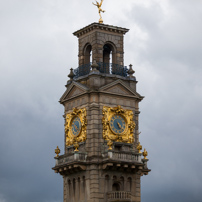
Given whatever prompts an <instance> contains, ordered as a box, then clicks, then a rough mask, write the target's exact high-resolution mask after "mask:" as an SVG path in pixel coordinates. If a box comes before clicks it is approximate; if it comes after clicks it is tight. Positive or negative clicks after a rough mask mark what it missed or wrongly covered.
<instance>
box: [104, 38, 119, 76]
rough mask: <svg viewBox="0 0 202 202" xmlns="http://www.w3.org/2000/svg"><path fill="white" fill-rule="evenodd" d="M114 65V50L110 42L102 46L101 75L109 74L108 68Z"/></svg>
mask: <svg viewBox="0 0 202 202" xmlns="http://www.w3.org/2000/svg"><path fill="white" fill-rule="evenodd" d="M114 64H116V49H115V46H114V45H113V44H112V43H111V42H107V43H106V44H105V45H104V46H103V73H108V74H109V73H111V71H110V67H112V68H113V65H114Z"/></svg>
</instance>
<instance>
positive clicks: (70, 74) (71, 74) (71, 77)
mask: <svg viewBox="0 0 202 202" xmlns="http://www.w3.org/2000/svg"><path fill="white" fill-rule="evenodd" d="M74 76H75V74H74V72H73V68H71V69H70V73H69V75H68V77H69V78H70V81H72V80H73V78H74Z"/></svg>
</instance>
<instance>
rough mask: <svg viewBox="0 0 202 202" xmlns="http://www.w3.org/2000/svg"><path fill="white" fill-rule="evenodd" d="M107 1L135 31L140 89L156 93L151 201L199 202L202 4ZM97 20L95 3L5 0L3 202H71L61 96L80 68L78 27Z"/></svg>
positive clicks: (149, 98)
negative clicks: (66, 190)
mask: <svg viewBox="0 0 202 202" xmlns="http://www.w3.org/2000/svg"><path fill="white" fill-rule="evenodd" d="M103 6H105V10H107V12H106V13H105V16H104V20H105V21H104V22H105V23H106V24H113V25H116V26H122V27H126V28H130V32H129V33H127V35H126V36H125V64H126V65H128V64H129V63H132V64H134V69H135V71H136V73H135V74H136V76H137V79H138V81H139V83H138V92H139V93H140V94H142V95H144V96H146V97H145V99H144V100H143V102H142V103H141V104H140V110H141V115H140V131H142V133H141V135H140V140H141V143H142V144H143V146H144V147H146V148H147V149H148V152H149V159H150V161H149V167H150V168H151V169H152V172H151V173H150V174H149V176H146V177H143V180H142V201H143V202H147V201H150V202H158V201H159V202H160V201H165V202H167V201H168V202H169V201H174V202H181V201H183V202H186V201H187V202H189V201H193V202H199V201H201V200H202V195H201V192H200V188H201V187H202V175H201V174H200V168H201V166H202V165H201V159H202V151H201V142H202V137H201V131H202V127H201V113H202V108H201V103H202V94H201V92H202V80H201V75H202V69H201V63H202V61H201V55H202V47H201V46H202V45H201V36H202V29H201V25H200V24H201V22H200V19H202V12H201V9H202V2H201V1H200V0H194V1H188V0H186V1H171V0H170V1H166V0H163V1H162V0H161V1H160V0H159V1H158V0H152V1H151V0H145V1H142V0H137V1H134V0H128V1H127V4H124V5H123V1H121V0H119V1H116V4H114V1H106V2H105V4H103ZM112 8H113V9H112ZM89 13H90V14H89ZM81 16H82V17H81ZM83 16H85V17H83ZM97 19H98V14H97V10H96V9H95V8H94V7H91V1H89V4H88V3H86V2H81V1H78V0H75V1H71V4H70V1H65V0H62V1H54V0H49V1H46V0H40V1H39V0H38V1H23V0H20V1H11V0H7V1H1V0H0V26H1V32H0V44H1V47H0V56H1V60H0V68H1V75H0V84H1V85H0V92H1V97H0V104H1V114H0V127H1V141H0V153H1V156H0V162H1V164H0V171H1V172H0V202H10V201H12V202H27V201H29V202H32V201H33V202H37V201H38V202H47V201H49V202H58V201H62V177H61V176H59V175H57V174H55V173H54V172H53V171H52V170H51V167H53V166H54V159H53V157H54V149H55V147H56V146H57V145H59V147H60V148H61V149H62V148H63V138H64V137H63V134H64V131H63V127H64V126H63V118H62V115H63V107H62V106H60V105H59V104H58V100H59V98H60V96H61V95H62V93H63V92H64V90H65V88H64V85H65V83H66V81H67V77H66V75H67V74H68V73H69V69H70V68H71V67H73V68H76V67H77V55H78V52H77V51H78V50H77V47H78V46H77V39H76V37H74V36H72V32H74V31H76V30H77V29H79V28H81V27H84V26H85V25H88V24H90V23H92V22H94V21H95V20H97Z"/></svg>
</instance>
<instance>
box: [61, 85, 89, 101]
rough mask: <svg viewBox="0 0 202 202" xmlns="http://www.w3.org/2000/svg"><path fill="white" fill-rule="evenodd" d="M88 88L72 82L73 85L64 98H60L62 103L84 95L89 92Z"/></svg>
mask: <svg viewBox="0 0 202 202" xmlns="http://www.w3.org/2000/svg"><path fill="white" fill-rule="evenodd" d="M88 90H89V89H88V87H86V86H84V85H83V84H80V83H77V82H72V84H71V85H70V86H69V87H68V88H67V90H66V91H65V93H64V94H63V96H62V97H61V98H60V103H63V102H64V101H65V100H68V99H70V98H73V97H77V96H79V95H82V94H84V93H86V92H87V91H88Z"/></svg>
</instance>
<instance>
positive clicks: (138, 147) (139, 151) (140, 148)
mask: <svg viewBox="0 0 202 202" xmlns="http://www.w3.org/2000/svg"><path fill="white" fill-rule="evenodd" d="M137 150H138V153H139V154H141V153H142V152H141V150H142V145H141V144H140V142H139V143H138V145H137Z"/></svg>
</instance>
